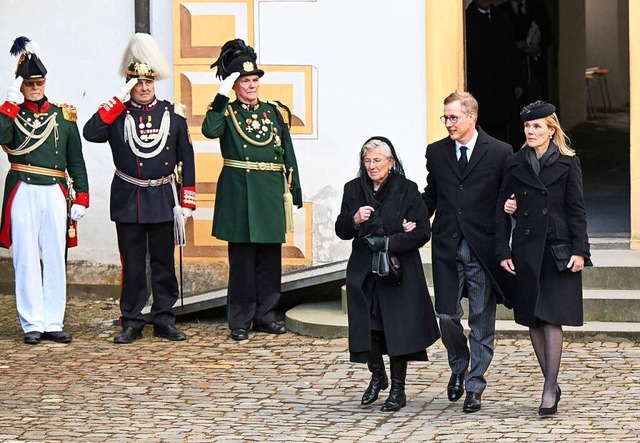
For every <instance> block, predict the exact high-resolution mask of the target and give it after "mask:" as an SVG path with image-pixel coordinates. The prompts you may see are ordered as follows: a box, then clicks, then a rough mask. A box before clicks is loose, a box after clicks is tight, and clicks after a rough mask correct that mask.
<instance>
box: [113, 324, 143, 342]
mask: <svg viewBox="0 0 640 443" xmlns="http://www.w3.org/2000/svg"><path fill="white" fill-rule="evenodd" d="M140 338H142V330H140V329H135V328H132V327H131V326H127V327H126V328H122V331H120V332H119V333H118V334H116V336H115V337H113V342H114V343H115V344H118V345H125V344H129V343H133V341H134V340H138V339H140Z"/></svg>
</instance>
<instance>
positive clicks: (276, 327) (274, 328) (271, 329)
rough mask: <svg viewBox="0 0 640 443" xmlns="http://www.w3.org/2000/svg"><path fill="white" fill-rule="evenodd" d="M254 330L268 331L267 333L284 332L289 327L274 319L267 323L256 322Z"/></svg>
mask: <svg viewBox="0 0 640 443" xmlns="http://www.w3.org/2000/svg"><path fill="white" fill-rule="evenodd" d="M253 330H254V331H256V332H266V333H267V334H284V333H285V332H287V328H285V327H284V326H282V325H280V324H278V323H276V322H274V321H272V322H271V323H268V324H266V325H260V324H257V325H256V324H254V325H253Z"/></svg>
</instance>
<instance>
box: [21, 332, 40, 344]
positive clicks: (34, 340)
mask: <svg viewBox="0 0 640 443" xmlns="http://www.w3.org/2000/svg"><path fill="white" fill-rule="evenodd" d="M41 339H42V332H38V331H31V332H27V333H26V334H24V342H25V343H26V344H28V345H37V344H38V343H40V340H41Z"/></svg>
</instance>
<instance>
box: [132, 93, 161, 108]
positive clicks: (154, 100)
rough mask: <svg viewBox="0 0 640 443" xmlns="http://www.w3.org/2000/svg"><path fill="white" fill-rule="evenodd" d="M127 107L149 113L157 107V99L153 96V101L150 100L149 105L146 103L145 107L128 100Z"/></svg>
mask: <svg viewBox="0 0 640 443" xmlns="http://www.w3.org/2000/svg"><path fill="white" fill-rule="evenodd" d="M129 105H130V106H131V107H132V108H134V109H138V110H140V111H150V110H152V109H154V108H155V107H156V106H158V99H157V98H156V96H155V95H154V96H153V100H151V101H150V102H149V103H147V104H146V105H141V104H140V103H138V102H137V101H135V100H133V99H132V100H129Z"/></svg>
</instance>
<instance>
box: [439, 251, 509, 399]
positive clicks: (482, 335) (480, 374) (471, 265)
mask: <svg viewBox="0 0 640 443" xmlns="http://www.w3.org/2000/svg"><path fill="white" fill-rule="evenodd" d="M456 263H457V266H458V307H457V309H456V313H455V314H438V318H439V319H440V332H441V333H442V342H443V344H444V346H445V348H447V355H448V358H449V366H450V367H451V370H452V371H453V372H454V373H455V374H461V373H462V372H464V371H466V370H467V369H468V372H467V375H466V377H465V386H466V391H467V392H476V393H478V394H482V392H483V391H484V389H485V387H486V386H487V382H486V380H485V378H484V374H485V372H486V371H487V369H488V368H489V364H490V363H491V359H492V358H493V348H494V338H495V330H496V296H495V293H494V292H493V291H492V288H491V279H490V277H489V276H488V275H487V274H486V272H485V271H484V269H483V268H482V266H481V264H480V262H479V261H478V258H477V257H476V256H475V254H474V253H473V251H472V250H471V248H470V247H469V243H468V242H467V240H466V239H462V241H461V242H460V244H459V245H458V251H457V253H456ZM465 286H466V288H467V294H468V297H469V329H470V330H471V332H470V334H469V340H468V343H467V338H466V336H465V335H464V329H463V327H462V324H461V322H460V319H461V318H462V315H463V314H464V311H463V309H462V304H461V303H460V299H461V297H462V291H463V289H464V287H465Z"/></svg>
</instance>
